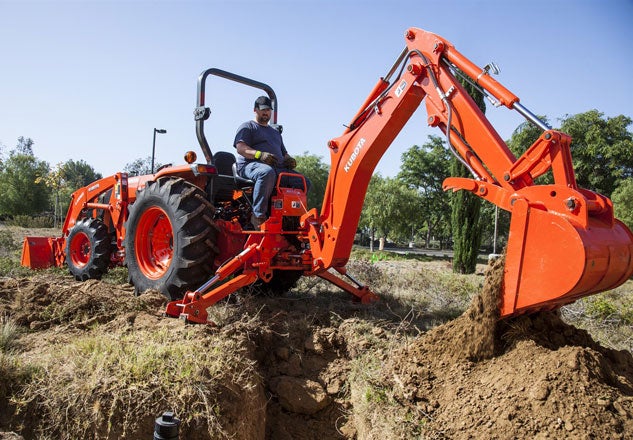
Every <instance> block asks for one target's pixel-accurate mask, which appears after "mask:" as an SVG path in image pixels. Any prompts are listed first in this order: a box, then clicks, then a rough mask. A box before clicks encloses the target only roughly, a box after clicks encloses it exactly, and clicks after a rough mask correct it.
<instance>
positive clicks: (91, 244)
mask: <svg viewBox="0 0 633 440" xmlns="http://www.w3.org/2000/svg"><path fill="white" fill-rule="evenodd" d="M110 241H111V238H110V234H109V233H108V228H107V226H106V225H105V224H104V223H103V222H102V221H101V220H99V219H94V218H84V219H81V220H79V221H78V222H77V223H75V226H73V227H72V228H71V229H70V233H69V234H68V237H67V238H66V264H67V265H68V270H69V271H70V273H71V274H72V275H73V276H74V277H75V279H76V280H77V281H86V280H88V279H96V280H99V279H101V277H102V276H103V275H104V274H105V273H106V272H107V271H108V266H109V265H110V252H111V243H110Z"/></svg>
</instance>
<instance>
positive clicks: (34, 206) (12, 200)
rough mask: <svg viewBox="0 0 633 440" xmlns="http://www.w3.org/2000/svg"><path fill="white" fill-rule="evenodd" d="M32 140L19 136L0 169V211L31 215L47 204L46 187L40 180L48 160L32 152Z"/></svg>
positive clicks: (10, 213)
mask: <svg viewBox="0 0 633 440" xmlns="http://www.w3.org/2000/svg"><path fill="white" fill-rule="evenodd" d="M33 143H34V142H33V140H31V139H30V138H23V137H20V138H19V139H18V145H17V147H16V148H15V149H14V150H12V151H11V152H10V153H9V157H8V158H6V160H5V161H4V162H3V164H2V170H0V194H2V197H0V214H1V215H10V216H13V215H35V214H39V213H41V212H43V211H45V210H46V209H48V207H49V203H48V200H49V194H50V192H49V190H48V188H47V187H46V185H45V184H44V183H43V182H42V181H41V180H40V179H41V178H42V177H44V176H46V175H47V174H48V171H49V166H48V163H46V162H44V161H41V160H38V159H37V158H36V157H35V156H34V155H33ZM38 180H39V181H38Z"/></svg>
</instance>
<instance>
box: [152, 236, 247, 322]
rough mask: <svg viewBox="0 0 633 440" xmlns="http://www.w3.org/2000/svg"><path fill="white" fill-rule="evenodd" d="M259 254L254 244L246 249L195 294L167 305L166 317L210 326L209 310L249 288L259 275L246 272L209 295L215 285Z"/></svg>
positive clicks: (195, 291)
mask: <svg viewBox="0 0 633 440" xmlns="http://www.w3.org/2000/svg"><path fill="white" fill-rule="evenodd" d="M255 252H257V244H252V245H250V246H248V247H247V248H246V249H244V250H243V251H242V252H241V253H240V254H238V255H236V256H235V257H233V258H232V259H231V260H230V261H229V262H228V263H226V264H225V265H224V266H222V267H220V268H219V269H218V270H217V271H216V273H215V275H214V276H213V278H211V279H210V280H209V281H207V282H206V283H204V284H203V285H202V286H200V287H199V288H198V289H196V290H194V291H193V292H187V293H186V294H185V296H184V297H183V298H182V299H181V300H176V301H171V302H169V303H167V307H166V309H165V315H166V316H171V317H174V318H181V319H184V320H185V321H186V322H193V323H197V324H209V321H208V320H207V318H208V314H207V308H208V307H211V306H212V305H213V304H215V303H216V302H218V301H220V300H221V299H223V298H226V297H227V296H228V295H230V294H231V293H233V292H235V291H236V290H238V289H239V288H241V287H244V286H248V285H249V284H252V283H254V282H255V281H256V280H257V276H258V273H257V271H256V270H251V271H246V272H244V273H242V274H240V275H237V276H236V277H235V278H233V279H231V280H229V281H227V282H226V283H224V284H221V285H220V286H218V287H216V288H215V289H213V290H211V291H210V292H208V293H205V292H206V291H207V290H209V289H210V288H211V287H212V286H213V285H214V284H217V283H219V282H220V281H222V280H224V279H226V278H227V277H229V276H231V275H233V274H234V273H235V272H237V271H238V270H239V269H242V268H243V267H244V264H245V262H246V261H247V260H248V259H249V258H250V257H251V256H252V255H253V254H254V253H255Z"/></svg>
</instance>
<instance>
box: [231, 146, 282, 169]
mask: <svg viewBox="0 0 633 440" xmlns="http://www.w3.org/2000/svg"><path fill="white" fill-rule="evenodd" d="M235 148H236V149H237V153H238V154H240V155H242V156H244V157H245V158H247V159H255V160H259V161H261V162H264V163H265V164H268V165H270V166H271V167H274V166H275V165H277V158H276V157H275V155H274V154H270V153H267V152H266V151H259V150H254V149H253V148H251V147H249V146H248V145H247V144H246V143H245V142H238V143H237V144H235Z"/></svg>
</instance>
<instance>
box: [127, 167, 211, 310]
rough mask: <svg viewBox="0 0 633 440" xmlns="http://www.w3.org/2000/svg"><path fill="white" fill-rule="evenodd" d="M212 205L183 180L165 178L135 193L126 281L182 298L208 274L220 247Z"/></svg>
mask: <svg viewBox="0 0 633 440" xmlns="http://www.w3.org/2000/svg"><path fill="white" fill-rule="evenodd" d="M213 213H214V208H213V205H212V204H211V203H210V202H209V201H208V200H207V199H206V197H205V193H204V192H203V191H202V190H201V189H200V188H198V187H197V186H195V185H193V184H191V183H190V182H188V181H186V180H184V179H181V178H171V177H167V178H161V179H158V180H157V181H156V182H149V183H148V184H147V186H146V187H145V188H144V189H143V190H140V191H139V192H137V194H136V201H135V202H134V203H133V204H132V206H131V207H130V211H129V217H128V221H127V223H126V237H125V254H126V256H125V259H126V264H127V268H128V279H129V282H130V283H131V284H133V285H134V289H135V293H136V294H137V295H138V294H140V293H142V292H144V291H146V290H148V289H155V290H158V291H159V292H161V293H162V294H163V295H165V296H166V297H167V298H168V299H170V300H176V299H179V298H182V296H183V294H184V293H185V292H186V291H187V290H193V289H196V288H198V287H200V285H202V284H203V283H204V282H205V281H207V280H208V278H210V276H211V274H212V272H213V265H214V260H215V257H216V255H217V254H218V248H217V245H216V238H217V233H218V227H217V225H216V224H215V223H214V221H213Z"/></svg>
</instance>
